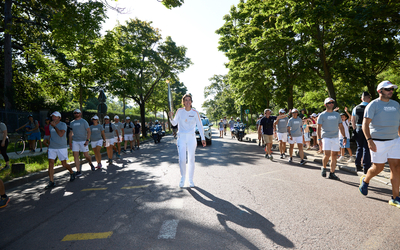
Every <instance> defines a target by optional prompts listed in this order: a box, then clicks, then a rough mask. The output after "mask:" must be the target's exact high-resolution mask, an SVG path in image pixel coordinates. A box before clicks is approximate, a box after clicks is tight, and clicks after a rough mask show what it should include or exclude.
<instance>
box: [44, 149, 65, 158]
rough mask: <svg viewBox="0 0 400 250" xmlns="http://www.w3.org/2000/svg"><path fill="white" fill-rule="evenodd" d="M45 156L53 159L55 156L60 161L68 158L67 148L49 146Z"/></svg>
mask: <svg viewBox="0 0 400 250" xmlns="http://www.w3.org/2000/svg"><path fill="white" fill-rule="evenodd" d="M47 156H48V157H47V158H48V159H50V160H55V159H56V158H57V157H58V159H59V160H60V161H65V160H68V148H62V149H55V148H49V150H48V152H47Z"/></svg>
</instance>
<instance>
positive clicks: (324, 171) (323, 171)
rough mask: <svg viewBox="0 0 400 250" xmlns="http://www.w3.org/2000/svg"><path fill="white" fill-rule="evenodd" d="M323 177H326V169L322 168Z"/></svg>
mask: <svg viewBox="0 0 400 250" xmlns="http://www.w3.org/2000/svg"><path fill="white" fill-rule="evenodd" d="M321 176H322V177H326V168H323V167H322V168H321Z"/></svg>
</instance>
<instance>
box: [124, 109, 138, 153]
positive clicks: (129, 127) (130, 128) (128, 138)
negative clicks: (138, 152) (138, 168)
mask: <svg viewBox="0 0 400 250" xmlns="http://www.w3.org/2000/svg"><path fill="white" fill-rule="evenodd" d="M134 132H135V124H133V122H131V118H130V117H129V116H128V117H126V119H125V123H124V140H125V145H124V149H125V151H126V148H127V147H128V142H129V143H130V146H131V153H132V152H133V150H135V146H134V143H133V140H134V138H133V133H134Z"/></svg>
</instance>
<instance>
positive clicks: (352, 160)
mask: <svg viewBox="0 0 400 250" xmlns="http://www.w3.org/2000/svg"><path fill="white" fill-rule="evenodd" d="M354 160H355V159H354V156H350V159H349V160H348V161H347V163H352V162H354Z"/></svg>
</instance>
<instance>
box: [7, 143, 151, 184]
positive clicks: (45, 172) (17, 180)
mask: <svg viewBox="0 0 400 250" xmlns="http://www.w3.org/2000/svg"><path fill="white" fill-rule="evenodd" d="M151 141H153V140H152V139H148V140H146V141H142V142H140V145H143V144H146V143H149V142H151ZM104 155H107V152H103V153H101V156H102V158H103V156H104ZM93 160H96V158H95V157H94V155H92V161H93ZM85 163H88V161H87V160H86V159H84V160H82V161H81V165H83V164H85ZM69 165H70V166H71V168H73V167H75V163H74V162H71V163H69ZM62 171H67V169H66V168H64V167H63V166H62V165H58V166H54V174H56V173H59V172H62ZM47 176H49V174H48V170H41V171H40V172H35V173H32V174H28V175H25V176H21V177H18V178H14V179H12V180H9V181H7V182H5V183H4V188H5V189H6V190H8V189H11V188H15V187H18V186H21V185H23V184H26V183H29V182H32V181H36V180H39V179H41V178H44V177H47Z"/></svg>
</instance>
